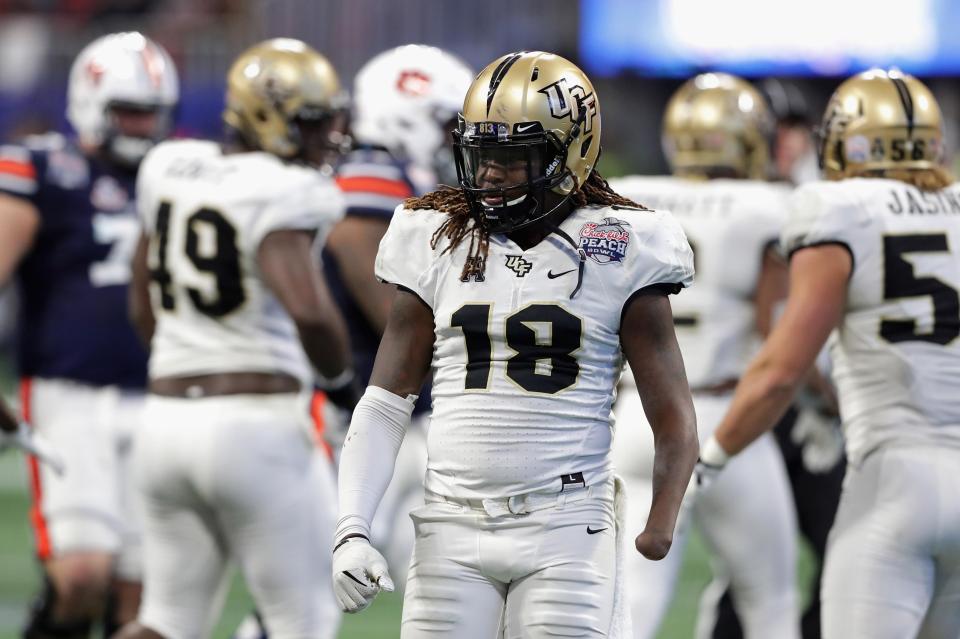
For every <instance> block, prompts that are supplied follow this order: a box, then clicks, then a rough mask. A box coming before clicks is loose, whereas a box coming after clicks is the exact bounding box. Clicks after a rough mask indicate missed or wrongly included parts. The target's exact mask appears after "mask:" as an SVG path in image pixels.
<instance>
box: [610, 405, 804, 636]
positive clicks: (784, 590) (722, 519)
mask: <svg viewBox="0 0 960 639" xmlns="http://www.w3.org/2000/svg"><path fill="white" fill-rule="evenodd" d="M729 403H730V396H729V395H723V396H712V395H705V394H697V395H694V407H695V409H696V413H697V429H698V433H699V438H700V443H701V444H702V443H703V442H704V441H705V440H706V439H707V438H709V437H710V435H711V434H713V431H714V429H715V428H716V426H717V424H718V423H719V422H720V419H721V418H722V417H723V415H724V413H725V412H726V409H727V407H728V406H729ZM615 411H616V416H617V432H616V436H615V438H614V444H613V453H614V454H613V462H614V468H615V469H616V472H617V473H618V474H619V475H620V476H621V477H622V478H623V480H624V483H626V485H627V495H628V499H629V500H630V503H629V508H627V530H630V531H639V530H642V529H643V526H644V524H645V523H646V518H647V514H648V512H649V508H650V500H651V498H652V496H653V486H652V479H651V478H652V470H653V436H652V433H651V431H650V425H649V423H648V422H647V419H646V416H645V415H644V414H643V406H642V405H641V403H640V397H639V396H638V395H637V392H636V389H634V388H630V387H628V388H627V389H625V390H624V392H623V393H622V394H621V395H620V397H619V398H618V400H617V404H616V406H615ZM691 515H692V517H691ZM691 518H692V519H693V520H694V521H695V523H696V524H697V525H698V527H699V529H700V531H701V532H702V534H703V536H704V539H705V540H706V542H707V545H708V547H709V550H710V553H711V561H712V564H713V571H714V575H715V579H716V580H719V581H722V582H723V583H724V584H726V583H727V582H729V584H730V586H731V588H732V591H731V592H732V595H733V601H734V607H735V608H736V610H737V614H738V616H739V617H740V620H741V623H742V625H743V630H744V637H746V639H770V638H771V637H776V638H777V639H794V638H798V637H799V636H800V622H799V617H800V612H799V604H798V600H797V592H796V561H797V524H796V513H795V511H794V506H793V499H792V497H791V494H790V483H789V480H788V478H787V473H786V469H785V468H784V466H783V458H782V457H781V456H780V451H779V450H778V448H777V445H776V442H775V441H774V440H773V437H772V436H771V435H769V434H767V435H764V436H763V437H761V438H760V439H759V440H757V442H755V443H754V444H752V445H751V446H749V447H748V448H747V449H746V450H744V451H743V452H742V453H741V454H740V455H737V456H736V457H735V458H734V459H732V460H731V461H730V463H729V464H727V466H726V468H724V469H723V472H721V473H720V475H719V477H718V478H717V480H716V482H715V483H714V484H713V485H711V486H710V487H709V488H708V489H707V490H706V491H705V492H704V493H702V494H701V495H699V496H698V499H697V500H696V503H694V504H692V505H690V504H685V505H684V507H683V508H682V509H681V511H680V519H679V520H678V522H677V532H676V535H675V538H674V542H673V546H672V548H671V550H670V553H669V554H668V555H667V556H666V557H665V558H664V559H663V560H661V561H649V560H647V559H645V558H644V557H643V556H642V555H640V554H638V553H636V552H632V553H631V552H627V553H626V555H625V556H626V575H627V593H628V595H629V597H630V602H631V612H632V616H633V630H634V637H635V638H636V639H652V638H653V637H655V636H656V634H657V629H658V628H659V627H660V623H661V622H662V620H663V617H664V615H665V614H666V611H667V608H668V607H669V605H670V601H671V600H672V598H673V593H674V588H675V586H676V583H677V577H678V575H679V572H680V567H681V565H682V563H683V551H684V549H685V546H686V543H687V536H688V533H689V527H690V524H691V522H690V521H689V520H690V519H691ZM713 614H714V611H713V609H712V608H711V609H710V610H706V609H705V608H704V607H703V606H702V607H701V615H700V617H701V618H700V619H699V622H698V625H697V628H698V630H697V636H698V637H709V636H710V632H711V630H712V621H713Z"/></svg>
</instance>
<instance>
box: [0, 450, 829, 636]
mask: <svg viewBox="0 0 960 639" xmlns="http://www.w3.org/2000/svg"><path fill="white" fill-rule="evenodd" d="M25 478H26V472H25V471H24V468H23V465H22V461H21V457H20V456H19V455H18V454H16V453H7V454H4V455H3V456H2V458H0V639H14V638H15V637H17V636H18V629H19V628H20V625H21V623H22V621H23V615H24V610H25V608H26V605H27V602H28V600H29V598H30V597H31V595H32V594H33V593H34V592H35V589H36V584H37V569H36V566H35V565H34V563H33V560H32V558H31V540H30V533H29V529H28V527H27V519H26V512H27V490H26V482H25ZM800 567H801V579H802V580H806V579H807V578H809V573H810V562H809V559H808V558H807V557H806V556H804V557H803V561H802V562H801V566H800ZM708 580H709V568H708V566H707V559H706V554H705V551H704V549H703V546H702V544H701V543H700V542H699V540H697V539H694V540H693V541H692V543H691V547H690V548H689V549H688V552H687V556H686V559H685V562H684V568H683V572H682V574H681V576H680V583H679V588H678V594H677V597H676V599H675V601H674V603H673V607H672V608H671V610H670V613H669V615H668V618H667V620H666V623H665V625H664V628H663V630H662V632H661V633H660V639H686V638H689V637H691V636H692V633H693V626H694V621H695V618H696V604H697V596H698V595H699V592H700V590H701V589H702V588H703V587H704V586H705V585H706V583H707V581H708ZM400 603H401V600H400V597H399V595H386V596H382V597H379V598H378V599H377V601H376V602H375V603H374V604H373V606H372V607H371V608H370V609H369V610H367V611H365V612H364V613H363V614H361V615H357V616H349V617H347V618H345V619H344V623H343V628H342V630H341V633H340V637H341V638H342V639H361V638H362V639H392V638H395V637H399V636H400V631H399V619H400ZM250 606H251V604H250V599H249V596H248V595H247V593H246V591H245V590H244V588H243V585H242V584H241V583H240V581H239V580H235V582H234V584H233V589H232V590H231V592H230V596H229V597H228V599H227V604H226V607H225V609H224V612H223V617H222V619H221V623H220V625H219V626H218V628H217V630H216V632H215V634H214V637H215V638H216V639H226V638H227V637H229V635H230V632H231V631H232V630H233V629H234V628H235V627H236V625H237V623H238V622H239V621H240V619H241V618H243V616H244V615H245V614H246V612H247V611H248V610H249V609H250Z"/></svg>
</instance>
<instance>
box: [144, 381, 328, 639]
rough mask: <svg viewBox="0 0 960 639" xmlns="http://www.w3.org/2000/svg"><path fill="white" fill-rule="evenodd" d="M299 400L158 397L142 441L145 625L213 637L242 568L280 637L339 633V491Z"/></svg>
mask: <svg viewBox="0 0 960 639" xmlns="http://www.w3.org/2000/svg"><path fill="white" fill-rule="evenodd" d="M310 433H311V425H310V423H309V417H308V411H307V401H306V400H305V399H304V400H303V401H301V400H300V398H298V396H297V395H294V394H276V395H234V396H222V397H210V398H204V399H179V398H167V397H158V396H156V395H150V396H148V399H147V406H146V423H145V425H144V427H143V429H142V431H141V432H140V433H139V435H138V438H137V442H136V452H135V455H136V463H137V469H136V470H137V475H138V477H137V479H138V484H139V487H140V489H141V491H142V492H143V495H144V504H145V511H146V513H145V521H144V557H145V579H144V593H143V604H142V605H141V608H140V615H139V621H140V623H141V624H143V625H145V626H147V627H149V628H151V629H153V630H155V631H157V632H159V633H160V634H162V635H163V636H164V637H167V639H200V638H204V637H209V636H210V632H211V629H212V628H213V626H214V624H215V623H216V621H217V619H218V617H219V615H220V611H221V608H222V604H223V597H224V596H225V595H226V586H227V585H228V584H229V579H228V577H229V576H230V571H229V570H228V569H229V567H230V566H231V563H232V562H233V561H236V562H237V563H238V564H239V567H240V570H241V572H242V573H243V576H244V578H245V581H246V583H247V587H248V588H249V590H250V593H251V594H252V595H253V599H254V602H255V603H256V606H257V609H258V610H259V611H260V613H261V615H262V616H263V619H264V623H265V625H266V628H267V631H268V632H269V635H270V637H272V639H294V638H296V639H308V638H309V639H318V638H323V637H326V638H332V637H335V636H336V633H337V628H338V626H339V620H340V612H339V609H338V607H337V605H336V602H335V600H334V597H333V589H332V584H331V581H330V570H331V566H330V563H331V560H332V559H331V549H332V548H333V526H334V518H335V516H334V512H335V510H336V491H335V489H334V479H333V473H332V470H331V467H330V462H329V460H328V459H327V457H326V455H325V454H324V453H323V452H321V451H320V449H318V448H317V447H315V446H314V445H313V444H312V441H311V434H310Z"/></svg>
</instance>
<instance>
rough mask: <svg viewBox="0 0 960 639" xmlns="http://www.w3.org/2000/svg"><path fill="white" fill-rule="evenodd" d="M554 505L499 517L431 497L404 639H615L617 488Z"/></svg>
mask: <svg viewBox="0 0 960 639" xmlns="http://www.w3.org/2000/svg"><path fill="white" fill-rule="evenodd" d="M538 497H540V498H541V501H543V499H542V498H543V495H542V494H541V495H538ZM547 499H548V500H550V501H549V503H546V504H544V503H541V504H540V505H539V506H538V507H537V508H538V509H534V510H533V511H532V512H528V513H527V514H510V513H509V512H506V513H496V514H493V515H491V514H488V512H487V510H484V509H483V507H482V505H480V504H478V503H464V502H454V501H451V500H447V499H445V498H443V497H440V496H437V495H434V494H432V493H427V496H426V503H425V504H424V505H423V506H420V507H419V508H417V509H415V510H414V511H413V513H411V518H412V519H413V522H414V527H415V529H416V542H415V544H414V551H413V561H412V562H411V564H410V572H409V575H408V581H407V589H406V593H405V597H404V602H403V625H402V628H401V632H400V636H401V638H402V639H425V638H427V637H429V638H430V639H438V638H441V637H443V638H449V639H498V638H499V637H501V636H502V637H504V638H506V639H520V638H523V639H540V638H544V639H546V638H547V637H583V638H589V637H597V638H599V637H608V636H609V633H610V631H611V626H612V621H613V608H614V593H615V581H616V578H615V577H616V568H617V543H616V523H615V514H614V496H613V481H612V480H610V481H608V482H607V483H604V484H599V485H597V486H591V487H589V488H582V487H580V488H575V489H571V488H570V487H569V486H568V487H567V490H566V491H564V492H563V493H559V494H556V495H553V496H551V497H547ZM516 510H517V509H515V511H516ZM520 510H521V511H522V510H523V508H521V509H520ZM501 630H502V632H503V634H502V635H501V634H500V631H501Z"/></svg>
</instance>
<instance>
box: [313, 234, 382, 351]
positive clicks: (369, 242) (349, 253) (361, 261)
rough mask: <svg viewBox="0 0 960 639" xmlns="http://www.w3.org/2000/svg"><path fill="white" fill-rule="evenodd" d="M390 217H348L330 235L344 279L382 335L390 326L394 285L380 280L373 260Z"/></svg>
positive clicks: (329, 247)
mask: <svg viewBox="0 0 960 639" xmlns="http://www.w3.org/2000/svg"><path fill="white" fill-rule="evenodd" d="M388 224H389V220H383V219H377V218H365V217H346V218H344V219H343V220H341V221H340V222H339V223H338V224H337V225H336V226H335V227H333V230H332V231H331V232H330V235H329V236H328V237H327V249H328V250H329V251H330V252H331V253H332V254H333V256H334V258H335V259H336V260H337V266H338V267H339V269H340V274H341V276H342V277H343V281H344V283H345V284H346V286H347V290H348V291H349V292H350V296H351V297H352V298H353V299H354V300H356V302H357V304H358V305H359V306H360V310H362V311H363V315H364V316H365V317H366V319H367V321H368V322H370V325H371V326H372V327H373V328H374V329H375V330H376V331H377V332H378V333H380V334H383V330H384V328H386V326H387V317H388V316H389V314H390V304H391V301H392V300H393V287H392V286H390V285H389V284H383V283H381V282H380V281H379V280H377V277H376V275H375V274H374V262H376V259H377V250H378V249H379V247H380V240H381V239H383V234H384V233H386V232H387V226H388Z"/></svg>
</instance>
